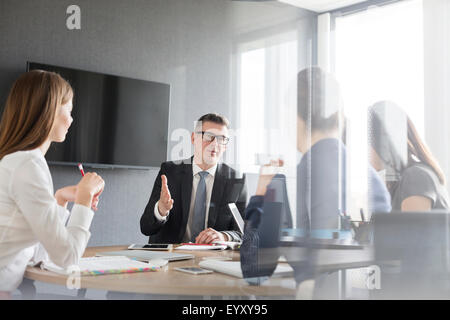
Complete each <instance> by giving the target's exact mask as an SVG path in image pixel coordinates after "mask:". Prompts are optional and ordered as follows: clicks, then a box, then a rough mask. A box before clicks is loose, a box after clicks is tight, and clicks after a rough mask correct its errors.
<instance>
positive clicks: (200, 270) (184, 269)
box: [174, 267, 213, 274]
mask: <svg viewBox="0 0 450 320" xmlns="http://www.w3.org/2000/svg"><path fill="white" fill-rule="evenodd" d="M174 270H177V271H181V272H186V273H190V274H208V273H213V271H212V270H207V269H203V268H199V267H180V268H175V269H174Z"/></svg>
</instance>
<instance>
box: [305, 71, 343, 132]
mask: <svg viewBox="0 0 450 320" xmlns="http://www.w3.org/2000/svg"><path fill="white" fill-rule="evenodd" d="M297 94H298V96H297V116H298V117H299V118H301V119H302V120H303V121H304V122H305V124H306V126H307V128H308V130H310V131H330V130H334V129H338V128H339V123H340V121H342V120H343V119H342V114H341V112H340V109H341V97H340V90H339V86H338V83H337V81H336V80H335V79H334V78H333V77H332V76H331V74H329V73H327V72H325V71H323V70H322V69H321V68H319V67H316V66H313V67H309V68H306V69H303V70H302V71H300V72H299V74H298V76H297Z"/></svg>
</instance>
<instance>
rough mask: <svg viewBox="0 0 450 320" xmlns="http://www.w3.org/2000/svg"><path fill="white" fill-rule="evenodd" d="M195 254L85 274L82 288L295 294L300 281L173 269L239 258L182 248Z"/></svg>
mask: <svg viewBox="0 0 450 320" xmlns="http://www.w3.org/2000/svg"><path fill="white" fill-rule="evenodd" d="M125 249H127V246H109V247H89V248H86V251H85V253H84V257H91V256H94V255H95V254H96V253H97V252H102V251H118V250H125ZM177 252H180V253H190V254H193V255H195V259H190V260H182V261H173V262H169V263H168V264H167V265H166V266H164V267H163V268H162V269H161V270H159V271H156V272H141V273H129V274H114V275H100V276H83V277H81V288H83V289H89V288H91V289H99V290H109V291H121V292H133V293H147V294H164V295H200V296H249V295H256V296H280V295H282V296H294V295H295V291H296V284H295V280H294V278H270V279H269V280H267V281H265V282H264V283H263V284H261V285H259V286H253V285H249V284H248V283H247V282H246V281H245V280H244V279H239V278H236V277H232V276H229V275H226V274H222V273H217V272H214V273H211V274H204V275H193V274H188V273H184V272H179V271H176V270H173V269H174V268H177V267H193V266H198V264H199V262H200V261H202V258H203V257H206V256H225V257H230V258H232V260H233V261H239V259H240V258H239V251H230V250H223V251H181V250H177ZM25 277H26V278H28V279H31V280H36V281H41V282H46V283H53V284H59V285H63V286H65V285H66V282H67V278H68V277H67V276H64V275H59V274H56V273H53V272H50V271H46V270H42V269H41V268H39V267H28V268H27V270H26V272H25Z"/></svg>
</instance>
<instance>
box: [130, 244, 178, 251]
mask: <svg viewBox="0 0 450 320" xmlns="http://www.w3.org/2000/svg"><path fill="white" fill-rule="evenodd" d="M172 247H173V245H172V244H169V243H148V244H135V243H133V244H132V245H130V246H129V247H128V249H129V250H160V251H170V250H172Z"/></svg>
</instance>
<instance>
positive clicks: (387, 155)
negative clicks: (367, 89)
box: [368, 101, 446, 185]
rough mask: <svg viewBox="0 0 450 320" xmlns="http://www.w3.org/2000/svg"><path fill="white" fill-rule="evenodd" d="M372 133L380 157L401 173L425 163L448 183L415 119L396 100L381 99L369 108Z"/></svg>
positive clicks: (388, 165)
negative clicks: (417, 127)
mask: <svg viewBox="0 0 450 320" xmlns="http://www.w3.org/2000/svg"><path fill="white" fill-rule="evenodd" d="M368 134H369V136H368V140H369V143H370V145H371V146H372V147H373V148H374V149H375V151H376V153H377V154H378V156H379V157H380V159H381V160H382V161H383V163H384V164H385V165H386V166H387V167H388V168H391V169H393V170H394V171H395V172H396V173H397V174H398V175H401V172H402V171H403V170H405V169H406V168H407V167H409V166H411V165H413V164H415V163H423V164H425V165H427V166H429V167H430V168H431V169H432V170H433V171H434V173H435V174H436V175H437V177H438V179H439V181H440V183H441V184H443V185H444V184H445V183H446V181H445V175H444V173H443V171H442V169H441V167H440V166H439V164H438V162H437V161H436V159H435V158H434V156H433V154H432V153H431V151H430V149H429V148H428V147H427V145H426V144H425V142H424V141H423V140H422V139H421V138H420V136H419V133H418V132H417V130H416V128H415V126H414V124H413V122H412V121H411V119H409V117H408V116H407V115H406V113H405V112H404V111H403V110H402V109H401V108H400V107H398V106H397V105H396V104H395V103H393V102H391V101H379V102H377V103H375V104H374V105H372V106H371V107H370V108H369V112H368Z"/></svg>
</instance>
